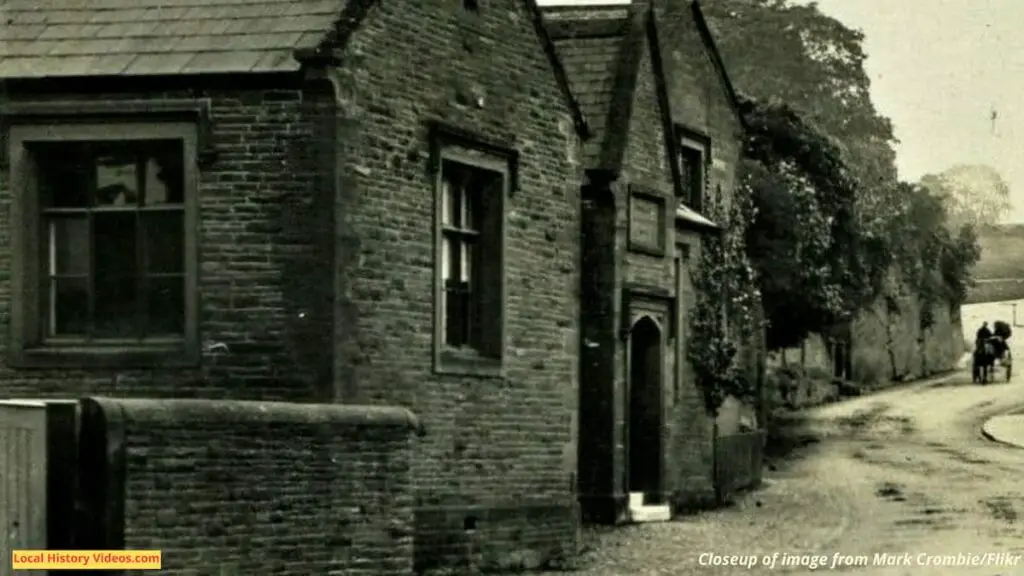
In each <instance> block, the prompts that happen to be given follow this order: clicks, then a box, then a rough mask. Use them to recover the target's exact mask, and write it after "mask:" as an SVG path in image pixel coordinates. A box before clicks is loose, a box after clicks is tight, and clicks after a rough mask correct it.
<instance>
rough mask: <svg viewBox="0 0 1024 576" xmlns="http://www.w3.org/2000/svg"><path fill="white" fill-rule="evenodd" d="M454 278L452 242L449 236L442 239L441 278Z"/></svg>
mask: <svg viewBox="0 0 1024 576" xmlns="http://www.w3.org/2000/svg"><path fill="white" fill-rule="evenodd" d="M451 277H452V240H451V239H450V238H449V237H448V235H447V234H445V235H444V237H443V238H442V239H441V278H442V279H443V280H448V279H449V278H451Z"/></svg>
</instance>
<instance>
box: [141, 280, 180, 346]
mask: <svg viewBox="0 0 1024 576" xmlns="http://www.w3.org/2000/svg"><path fill="white" fill-rule="evenodd" d="M146 313H147V320H148V322H147V325H146V333H147V335H151V336H167V335H177V334H184V332H185V280H184V278H183V277H180V276H179V277H174V278H148V279H147V280H146Z"/></svg>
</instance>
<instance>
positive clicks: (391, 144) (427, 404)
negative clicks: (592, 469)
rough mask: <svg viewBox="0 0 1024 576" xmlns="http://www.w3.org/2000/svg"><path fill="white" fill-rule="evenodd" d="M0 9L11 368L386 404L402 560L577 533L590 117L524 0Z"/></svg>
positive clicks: (540, 544)
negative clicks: (403, 519) (584, 169)
mask: <svg viewBox="0 0 1024 576" xmlns="http://www.w3.org/2000/svg"><path fill="white" fill-rule="evenodd" d="M2 14H3V17H4V19H5V23H4V24H3V26H4V27H3V32H2V33H3V35H4V41H3V42H2V43H0V82H2V87H3V120H4V123H3V135H4V146H3V151H4V164H3V173H2V177H0V211H2V218H0V238H2V241H3V245H4V246H6V247H7V249H5V250H0V269H2V270H3V271H4V272H3V273H2V274H0V302H2V306H0V308H2V310H0V312H2V313H0V323H2V324H3V326H2V330H0V334H2V336H0V342H2V348H3V350H4V352H5V354H4V356H3V358H4V360H3V363H2V365H0V390H2V395H3V396H4V397H8V398H11V397H26V396H27V397H58V396H59V397H80V396H85V395H97V394H99V395H110V396H128V397H148V398H171V397H175V398H183V397H185V398H209V399H243V400H282V401H291V402H319V403H333V402H341V403H360V404H397V405H401V406H406V407H408V408H410V409H412V410H413V411H414V412H415V413H416V414H417V415H418V416H419V417H420V420H421V422H422V424H423V426H424V428H425V430H426V436H424V437H423V438H422V439H421V440H420V441H419V442H418V448H417V451H418V452H417V457H416V458H415V459H414V464H413V465H412V467H413V477H414V478H415V483H416V486H417V493H416V502H415V504H414V505H415V509H416V520H415V526H414V533H415V539H416V548H417V558H416V561H417V564H418V565H419V566H420V567H428V566H430V565H433V564H438V563H445V562H456V561H466V560H471V561H472V562H474V563H476V564H497V565H505V566H512V565H527V566H531V565H533V566H535V565H538V564H540V563H541V562H543V561H546V559H549V558H552V557H555V556H558V555H559V554H562V553H569V554H571V553H573V552H574V548H573V547H574V545H575V542H576V534H577V532H576V530H577V524H578V522H577V519H578V511H577V510H578V506H577V502H576V493H575V492H576V491H575V481H576V479H575V474H576V457H577V449H576V440H575V434H576V430H577V422H576V415H577V413H578V412H577V402H578V390H577V389H576V383H577V381H578V377H577V370H578V367H579V357H578V345H579V341H580V337H579V327H578V324H579V317H580V316H579V311H580V307H579V297H578V291H579V286H580V265H579V262H580V252H579V237H580V191H581V185H580V179H579V174H580V172H579V170H580V165H579V163H580V157H581V156H580V142H581V138H582V137H584V136H586V134H587V128H586V125H585V122H584V121H583V117H582V115H581V113H580V112H579V109H578V107H577V106H576V105H575V104H574V103H573V100H572V95H571V93H570V92H569V91H568V84H567V81H566V78H565V75H564V72H563V70H562V66H561V64H560V62H559V61H558V59H557V58H556V56H555V53H554V49H553V46H552V44H551V40H550V38H549V37H548V35H547V31H546V29H545V28H544V26H543V21H542V16H541V13H540V11H539V9H538V8H537V6H536V5H535V4H534V2H533V1H532V0H465V1H463V2H451V3H445V4H444V5H443V6H442V5H441V4H437V3H430V2H416V1H409V0H398V1H396V2H373V1H372V0H367V1H360V0H348V1H346V0H262V1H259V2H256V1H252V2H247V1H241V2H239V1H237V0H232V1H226V0H209V1H207V2H195V1H191V0H162V1H160V2H139V1H133V0H121V1H120V2H119V1H117V0H114V1H105V2H100V1H99V0H96V1H93V0H86V1H84V2H73V3H62V2H43V3H41V4H40V3H38V2H27V1H22V0H7V1H5V2H4V5H3V11H2Z"/></svg>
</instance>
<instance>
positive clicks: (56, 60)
mask: <svg viewBox="0 0 1024 576" xmlns="http://www.w3.org/2000/svg"><path fill="white" fill-rule="evenodd" d="M522 1H523V3H524V5H525V8H526V10H527V12H528V13H529V14H530V16H531V20H532V21H533V26H534V30H535V31H536V33H537V35H538V36H539V38H540V42H541V48H542V49H543V50H544V52H545V54H546V55H547V57H548V60H549V63H550V65H551V67H552V71H553V73H554V75H555V81H556V82H557V83H558V84H559V86H560V88H561V90H562V92H563V94H564V95H565V98H566V101H567V103H568V105H569V108H570V110H571V112H572V114H573V119H574V122H575V125H576V131H577V133H578V134H579V135H580V136H581V137H582V138H587V137H588V136H589V129H588V127H587V124H586V122H585V121H584V119H583V114H582V113H581V112H580V110H579V106H578V105H577V103H576V101H575V98H574V97H573V94H572V92H571V90H569V85H568V80H567V79H566V75H565V72H564V70H563V69H562V64H561V62H560V61H559V59H558V57H557V54H556V53H555V49H554V46H553V45H552V42H551V39H550V38H549V37H548V32H547V29H546V28H545V27H544V24H543V16H542V15H541V11H540V9H539V8H538V7H537V4H536V0H522ZM376 2H377V0H0V16H2V18H3V20H0V80H5V79H31V78H54V77H72V76H75V77H83V76H85V77H88V76H156V75H174V74H218V73H220V74H224V73H234V74H237V73H261V72H294V71H297V70H299V69H300V68H301V67H302V65H303V63H304V62H305V61H306V60H307V59H315V58H318V57H327V58H329V57H331V56H332V54H331V50H330V48H334V49H337V48H339V47H342V46H344V44H345V41H346V40H347V36H348V35H349V34H350V33H351V32H352V31H353V30H355V29H357V28H358V27H359V25H360V24H361V23H362V21H363V19H364V18H365V17H366V15H367V13H368V12H369V11H370V8H371V7H372V6H373V5H374V4H375V3H376Z"/></svg>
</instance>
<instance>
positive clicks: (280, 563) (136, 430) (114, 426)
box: [68, 398, 418, 576]
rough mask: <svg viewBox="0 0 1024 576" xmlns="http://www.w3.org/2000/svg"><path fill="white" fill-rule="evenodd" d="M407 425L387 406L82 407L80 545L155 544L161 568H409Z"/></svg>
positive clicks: (141, 403)
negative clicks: (160, 558) (160, 555)
mask: <svg viewBox="0 0 1024 576" xmlns="http://www.w3.org/2000/svg"><path fill="white" fill-rule="evenodd" d="M417 428H418V423H417V421H416V419H415V417H414V416H413V415H412V413H410V412H409V411H407V410H404V409H401V408H392V407H366V406H339V405H315V404H286V403H274V402H236V401H209V400H119V399H106V398H91V399H86V400H84V401H83V402H82V416H81V433H80V452H79V454H80V458H79V462H78V472H79V476H80V479H81V481H80V484H79V492H78V494H79V502H80V505H79V507H78V508H79V511H80V513H79V515H78V517H77V522H76V530H77V536H76V541H77V544H78V545H79V547H84V548H87V549H122V548H135V549H141V550H161V551H162V552H163V567H162V573H166V574H196V573H206V574H295V575H305V574H329V573H339V574H340V573H344V574H351V575H353V576H356V575H363V574H365V575H367V576H369V575H371V574H372V575H374V576H376V575H381V576H383V575H389V574H390V575H396V576H397V575H406V574H410V573H411V571H412V565H413V504H414V496H413V481H412V477H411V474H410V464H411V458H412V454H413V447H414V446H413V443H414V441H415V436H414V434H413V432H414V431H415V430H416V429H417ZM68 472H69V473H70V472H73V471H70V470H69V471H68Z"/></svg>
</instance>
